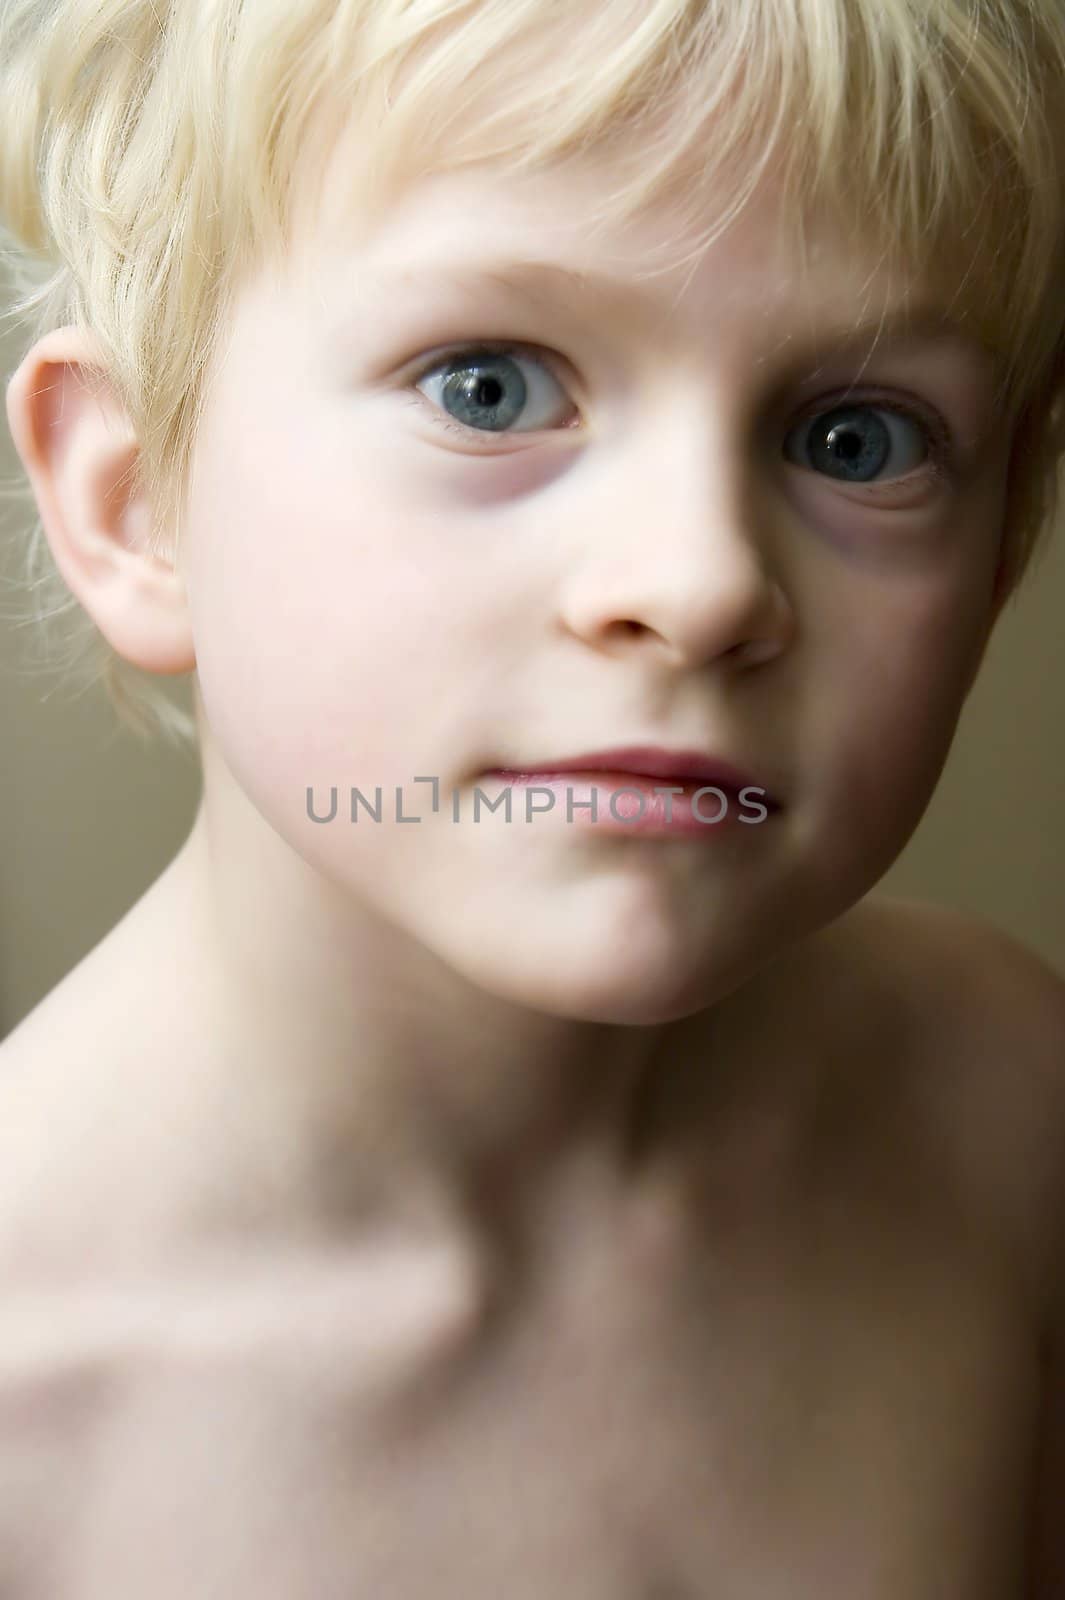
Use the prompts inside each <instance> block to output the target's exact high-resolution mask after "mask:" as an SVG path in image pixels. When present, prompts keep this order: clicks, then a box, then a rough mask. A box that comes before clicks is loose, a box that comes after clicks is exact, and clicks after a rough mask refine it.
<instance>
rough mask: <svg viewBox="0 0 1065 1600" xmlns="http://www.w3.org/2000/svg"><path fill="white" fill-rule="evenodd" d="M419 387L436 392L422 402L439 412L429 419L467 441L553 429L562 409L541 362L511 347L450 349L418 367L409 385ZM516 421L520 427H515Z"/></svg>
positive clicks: (553, 382)
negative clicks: (428, 386) (487, 435)
mask: <svg viewBox="0 0 1065 1600" xmlns="http://www.w3.org/2000/svg"><path fill="white" fill-rule="evenodd" d="M425 383H430V384H431V385H432V386H433V388H434V389H435V390H436V393H434V394H430V395H429V396H427V398H429V399H430V400H432V401H433V403H434V406H436V407H439V408H440V409H439V410H433V411H431V412H430V416H431V418H432V420H433V421H434V422H436V423H438V424H439V425H440V426H442V427H446V428H451V429H452V430H453V431H455V432H458V433H459V434H461V435H463V436H464V437H467V438H468V437H469V435H470V434H471V433H475V434H484V433H505V432H508V431H509V432H515V431H517V432H527V431H528V432H535V431H536V430H537V429H541V428H549V427H551V426H559V425H560V424H559V422H558V420H557V413H558V412H559V410H560V409H563V410H564V406H563V407H561V408H560V404H559V398H558V397H559V396H562V398H563V400H565V399H566V396H565V390H564V389H563V388H562V385H561V383H560V382H559V380H558V379H557V378H555V377H554V376H553V374H552V373H551V371H550V369H549V368H548V367H547V366H546V365H545V363H544V361H543V360H542V359H541V358H539V357H537V356H533V355H529V354H525V353H522V352H520V351H519V350H517V349H516V348H515V347H514V346H513V345H506V346H503V345H490V344H486V345H475V346H471V347H469V348H468V349H466V350H458V351H453V352H452V353H451V354H450V355H448V356H446V357H445V358H444V359H443V360H440V361H437V362H436V363H435V364H434V365H433V366H431V367H428V368H426V369H424V370H423V372H422V373H421V375H420V377H419V378H418V379H417V380H416V383H415V387H418V386H419V385H420V384H425ZM552 391H554V394H553V395H552ZM570 409H571V410H572V407H571V408H570ZM518 421H523V422H524V423H525V424H526V426H525V428H522V429H516V428H515V426H514V424H515V423H517V422H518Z"/></svg>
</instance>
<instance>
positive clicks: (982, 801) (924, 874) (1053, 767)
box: [0, 280, 1065, 1038]
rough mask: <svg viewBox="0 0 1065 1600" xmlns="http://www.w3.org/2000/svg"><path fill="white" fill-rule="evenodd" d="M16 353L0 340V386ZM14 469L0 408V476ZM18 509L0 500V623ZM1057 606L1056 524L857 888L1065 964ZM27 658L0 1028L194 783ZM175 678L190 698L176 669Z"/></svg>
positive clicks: (114, 917) (1, 666) (0, 808)
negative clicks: (886, 858) (883, 864)
mask: <svg viewBox="0 0 1065 1600" xmlns="http://www.w3.org/2000/svg"><path fill="white" fill-rule="evenodd" d="M3 288H4V284H3V282H2V280H0V300H2V299H3ZM19 354H20V352H19V351H17V350H16V349H15V348H14V346H13V345H12V344H11V343H10V342H9V343H8V344H7V345H5V344H4V342H3V340H2V339H0V392H2V390H3V388H5V387H6V384H7V380H8V378H9V376H10V375H11V373H12V372H13V371H14V368H15V366H16V364H17V361H18V359H19ZM17 465H18V461H17V457H16V455H15V450H14V446H13V445H12V443H11V439H10V435H9V432H8V427H7V416H6V411H5V410H4V408H3V407H0V473H3V474H9V473H11V472H13V471H14V470H15V468H16V466H17ZM17 510H18V508H17V507H16V506H15V505H13V504H12V505H8V504H6V503H0V589H2V590H3V594H4V598H3V616H4V618H5V619H6V618H7V617H8V614H9V607H10V604H11V600H10V596H9V593H8V591H7V590H6V586H5V585H4V584H3V580H4V579H9V578H10V577H12V576H13V575H14V573H15V571H16V547H15V543H14V538H15V528H16V524H17ZM1063 619H1065V529H1061V530H1059V532H1058V536H1057V539H1056V541H1052V542H1051V544H1050V546H1049V548H1048V549H1047V551H1046V552H1045V553H1044V555H1043V557H1042V559H1041V561H1040V562H1039V563H1038V564H1037V566H1036V567H1035V568H1034V569H1033V571H1032V573H1031V574H1030V576H1029V579H1028V584H1027V588H1026V589H1024V590H1023V591H1022V593H1021V595H1020V596H1019V597H1018V598H1017V599H1015V600H1014V601H1013V602H1012V603H1011V604H1010V605H1009V606H1008V607H1007V609H1006V611H1005V613H1004V614H1003V617H1002V619H1001V621H1000V622H999V625H998V629H997V633H996V635H995V637H994V638H993V640H992V643H991V646H990V648H989V651H988V655H987V658H986V661H985V664H984V668H983V672H982V675H981V677H980V678H979V679H978V681H977V684H976V687H975V689H974V690H973V692H972V694H971V696H970V698H969V701H968V704H967V706H966V708H965V710H964V712H963V715H962V721H961V726H960V728H959V731H958V735H957V738H956V740H955V743H954V746H953V749H952V751H951V755H950V759H949V761H948V764H947V767H946V770H945V772H944V774H943V778H942V780H941V782H940V786H939V789H938V790H937V792H936V795H935V797H934V799H933V801H932V804H931V806H930V808H929V810H928V812H927V814H926V815H925V817H924V819H923V821H922V823H921V826H920V828H919V829H918V831H917V833H916V835H915V836H914V838H913V839H912V840H911V842H910V844H909V846H908V847H907V849H906V851H905V852H904V854H903V855H902V857H901V858H900V859H899V861H898V862H897V863H896V864H895V866H894V867H893V868H892V869H891V871H890V872H889V873H888V874H887V876H886V877H884V878H883V879H882V880H881V882H880V884H879V885H878V886H877V889H876V890H875V891H874V893H876V894H878V895H901V896H905V897H907V898H919V899H925V900H932V901H939V902H941V903H943V904H945V905H950V906H955V907H957V908H959V909H961V910H968V911H972V912H975V913H977V914H979V915H981V916H983V917H986V918H989V919H990V920H992V921H994V922H996V923H998V924H999V925H1000V926H1001V927H1002V928H1004V929H1006V930H1007V932H1009V933H1012V934H1013V935H1014V936H1015V937H1017V938H1019V939H1021V940H1022V941H1024V942H1025V943H1026V944H1028V945H1030V946H1031V947H1032V948H1033V949H1035V950H1036V951H1038V952H1039V953H1040V954H1041V955H1042V956H1043V957H1044V959H1045V960H1047V961H1049V962H1050V963H1051V965H1053V966H1055V967H1056V968H1057V969H1058V970H1059V971H1061V972H1062V973H1063V975H1065V848H1063V846H1065V738H1063V728H1065V627H1063V626H1062V622H1063ZM26 654H27V650H26V646H25V645H24V643H23V635H22V633H21V632H20V631H19V630H16V629H15V628H14V627H13V626H12V624H11V622H10V621H8V620H2V621H0V736H2V741H3V745H2V756H0V830H2V834H0V836H2V838H3V847H2V849H0V1038H2V1037H3V1036H4V1035H5V1034H6V1033H9V1032H10V1031H11V1030H12V1029H13V1028H14V1027H15V1026H16V1025H17V1024H18V1023H19V1022H20V1021H21V1020H22V1018H23V1017H24V1016H25V1015H26V1014H27V1013H28V1012H29V1011H30V1010H32V1008H33V1007H34V1006H35V1005H36V1004H37V1003H38V1001H39V1000H41V999H43V997H44V996H45V995H46V994H47V993H48V991H49V990H50V989H52V988H53V987H54V986H55V984H56V983H58V982H59V980H60V979H61V978H62V977H63V976H64V975H65V974H66V973H67V972H69V971H70V969H71V968H72V967H74V966H75V965H76V964H77V962H78V961H80V960H81V958H82V957H83V956H84V955H86V954H87V953H88V951H89V950H90V949H91V948H92V947H93V946H94V945H95V944H97V943H98V942H99V940H100V939H101V938H103V936H104V935H105V934H106V933H107V932H108V931H109V930H110V929H111V928H112V927H113V926H114V925H115V923H116V922H118V921H119V919H120V918H121V917H122V916H124V914H125V913H126V911H127V910H128V909H129V908H130V906H132V905H133V903H134V901H136V900H138V899H139V898H140V896H141V895H142V894H143V892H144V891H145V889H146V888H147V887H148V886H149V884H150V883H151V882H152V881H153V880H154V879H155V878H156V877H158V875H159V874H160V872H161V871H162V870H163V868H164V867H165V866H166V865H167V863H168V862H169V861H170V859H171V858H172V857H173V855H174V854H175V853H176V851H177V850H178V848H179V847H180V846H181V844H182V843H183V842H184V840H185V837H186V835H187V834H188V831H189V829H190V828H191V826H192V821H193V817H194V815H195V811H196V805H197V802H198V799H199V791H200V774H199V767H198V763H197V761H196V759H195V758H194V757H182V756H179V755H177V754H176V753H174V752H173V751H171V750H169V749H168V748H166V747H165V746H162V745H160V747H159V748H158V749H145V748H143V747H142V746H141V745H139V744H138V743H137V741H136V740H135V739H134V738H133V737H132V736H131V735H129V734H127V733H126V732H125V731H124V730H122V729H121V728H120V727H117V726H116V723H115V717H114V713H113V712H112V710H111V708H110V705H109V703H108V701H107V699H106V696H105V695H104V692H103V690H102V689H98V690H93V691H91V692H80V693H79V692H78V691H77V690H76V689H75V688H72V687H70V686H63V685H62V684H61V683H60V682H59V680H58V678H57V677H55V676H53V677H46V676H42V674H41V670H40V668H39V667H33V668H32V669H31V667H30V666H29V665H28V664H27V662H26V659H25V657H26ZM174 688H175V698H177V699H179V700H182V701H183V703H185V704H190V697H189V694H188V688H189V685H188V681H187V680H185V681H179V682H177V683H176V684H175V685H174Z"/></svg>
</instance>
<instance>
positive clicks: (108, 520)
mask: <svg viewBox="0 0 1065 1600" xmlns="http://www.w3.org/2000/svg"><path fill="white" fill-rule="evenodd" d="M106 378H107V366H106V361H105V360H104V359H103V357H102V352H101V351H100V349H99V348H98V347H97V346H96V345H95V344H94V343H93V341H92V340H91V338H90V336H89V335H87V334H85V333H83V332H81V331H80V330H78V329H76V328H59V329H56V330H55V331H54V332H53V333H50V334H48V335H46V337H45V338H43V339H41V340H40V341H39V342H38V343H37V344H36V345H34V347H33V349H32V350H31V351H30V352H29V354H28V355H27V356H26V358H25V360H24V361H23V362H22V365H21V366H20V367H19V369H18V371H17V372H16V373H15V375H14V377H13V378H12V379H11V381H10V383H9V384H8V386H7V418H8V425H9V427H10V430H11V437H12V440H13V441H14V445H15V449H16V450H17V451H18V453H19V456H20V458H21V460H22V463H23V466H24V467H25V469H26V474H27V477H28V478H29V480H30V484H31V486H32V488H33V493H34V497H35V498H36V501H37V508H38V511H39V512H40V517H41V523H42V526H43V528H44V531H45V534H46V536H47V538H48V543H49V545H50V546H51V549H52V554H53V556H54V557H55V562H56V565H57V567H58V568H59V570H60V572H61V573H62V575H63V578H64V579H65V581H66V583H67V586H68V588H69V589H70V590H71V592H72V593H73V594H74V595H75V596H76V598H77V599H78V600H79V601H80V602H81V604H82V606H83V607H84V608H85V610H86V611H87V612H88V613H89V615H90V617H91V618H92V619H93V621H94V622H95V624H96V626H97V627H98V628H99V630H100V632H101V633H102V634H103V635H104V637H105V638H106V639H107V641H108V643H109V644H111V645H112V647H113V648H114V649H115V650H116V651H117V652H118V654H119V655H120V656H123V657H124V658H125V659H126V660H127V661H129V662H132V663H133V665H135V666H138V667H140V668H142V669H143V670H144V671H145V672H152V673H159V674H163V675H170V674H176V673H181V672H190V671H192V670H193V668H194V667H195V665H196V656H195V651H194V648H193V641H192V631H191V627H190V621H189V615H188V604H187V595H186V590H185V584H184V580H183V579H182V577H181V576H180V574H179V573H178V572H177V571H176V569H175V567H174V566H172V565H171V564H170V563H169V562H167V561H164V560H162V559H160V558H159V557H157V556H153V555H151V554H150V553H149V552H148V549H147V541H148V534H149V529H150V518H149V508H148V506H147V505H146V504H145V503H144V502H143V500H141V499H140V498H138V497H136V496H135V495H134V494H133V491H132V489H131V486H130V484H129V482H128V480H127V481H123V480H124V479H126V475H127V474H128V472H129V469H130V467H131V466H132V464H133V462H134V461H135V460H136V457H137V452H138V448H139V447H138V444H137V441H136V439H135V438H134V436H133V432H132V429H131V427H130V423H129V419H128V416H127V415H126V413H125V411H124V409H123V408H122V407H121V405H120V404H119V403H118V401H117V400H116V398H115V396H114V393H113V391H112V389H111V387H110V386H108V385H107V384H106ZM90 381H92V382H93V383H94V384H95V386H96V391H97V392H90V388H89V384H90ZM101 382H103V383H104V387H103V389H102V390H100V389H99V385H100V383H101Z"/></svg>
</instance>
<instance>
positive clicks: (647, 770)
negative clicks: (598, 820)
mask: <svg viewBox="0 0 1065 1600" xmlns="http://www.w3.org/2000/svg"><path fill="white" fill-rule="evenodd" d="M496 771H497V772H498V773H499V775H500V776H506V777H534V776H538V775H543V774H546V773H551V774H555V773H566V772H613V773H618V772H631V773H635V774H637V775H639V776H641V777H646V778H660V779H662V780H663V781H665V782H670V781H672V782H678V783H689V784H690V783H702V784H713V785H716V786H717V787H718V788H721V789H728V790H732V791H734V792H735V793H739V791H740V790H741V789H745V788H753V789H757V790H758V793H759V797H760V799H761V802H762V803H763V804H764V805H766V806H768V807H769V808H770V809H771V810H777V809H779V806H778V802H777V801H776V800H775V799H774V798H773V796H772V795H771V794H770V793H769V791H768V790H767V789H766V788H765V786H764V785H762V784H759V782H758V780H757V779H756V778H753V777H751V776H750V774H749V773H746V772H744V771H742V770H741V769H740V768H739V767H736V766H734V765H733V764H732V763H731V762H730V761H723V760H719V759H718V758H717V757H716V756H706V755H703V754H702V753H701V752H700V751H698V750H664V749H662V748H661V747H658V746H653V745H629V746H626V747H624V748H621V749H615V750H596V751H593V752H591V753H589V754H588V755H580V756H567V757H566V758H565V759H564V760H562V761H545V762H543V763H542V764H539V763H538V764H536V765H532V764H530V765H528V766H523V767H521V768H497V769H496Z"/></svg>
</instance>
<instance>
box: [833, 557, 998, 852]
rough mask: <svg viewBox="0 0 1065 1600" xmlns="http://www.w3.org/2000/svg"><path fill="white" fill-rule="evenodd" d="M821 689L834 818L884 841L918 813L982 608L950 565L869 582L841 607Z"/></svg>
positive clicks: (980, 626)
mask: <svg viewBox="0 0 1065 1600" xmlns="http://www.w3.org/2000/svg"><path fill="white" fill-rule="evenodd" d="M848 616H849V618H850V621H849V622H848V623H847V625H846V627H845V628H844V629H842V630H841V632H840V633H839V634H838V636H837V638H836V642H835V644H834V645H832V646H829V647H828V654H827V655H826V657H825V660H826V666H827V664H828V661H829V660H832V659H833V658H834V670H831V671H830V673H829V679H828V684H827V686H826V685H825V683H824V682H822V691H821V692H822V693H824V694H825V696H826V698H827V700H828V703H829V704H830V705H831V707H832V711H831V713H830V716H829V717H828V718H827V719H826V720H825V722H824V723H823V724H822V729H823V737H824V738H825V740H826V741H827V743H828V749H827V750H826V752H825V757H826V766H827V767H828V768H829V769H830V770H831V771H832V773H833V778H834V782H833V783H832V785H831V787H832V789H833V790H834V797H833V808H834V810H835V812H836V818H835V820H836V825H837V826H838V827H839V828H841V829H842V830H843V831H844V832H847V831H853V830H858V831H859V832H871V833H873V834H877V835H880V836H882V837H883V838H884V839H885V841H886V842H888V843H890V845H891V847H892V848H895V847H898V848H901V844H902V843H904V842H905V839H906V838H908V837H909V834H910V833H911V832H912V831H913V829H914V828H915V827H916V825H917V823H918V822H919V820H920V818H921V816H922V814H923V812H924V810H925V808H926V806H927V804H928V801H929V800H930V798H931V795H932V792H933V790H934V788H935V785H936V782H937V781H938V778H939V775H940V773H941V771H942V769H943V766H944V764H945V762H946V759H947V756H948V754H949V751H950V746H951V743H952V741H953V738H954V734H955V731H956V729H957V724H958V718H959V715H960V712H961V709H962V706H963V704H964V700H965V695H966V691H967V689H968V686H969V678H970V673H971V669H972V664H973V661H974V659H975V658H976V657H977V656H978V655H979V651H980V648H981V645H982V643H983V638H984V631H985V627H986V618H985V614H984V609H983V607H982V605H981V601H980V591H979V589H978V586H977V584H976V583H974V582H973V581H972V579H971V578H965V577H961V578H959V576H958V575H957V574H953V575H950V576H942V577H940V578H939V579H937V580H934V581H933V580H931V579H928V578H925V579H924V580H916V579H915V580H914V581H912V582H910V583H905V584H899V585H897V586H896V587H894V588H891V589H884V588H881V589H879V590H878V591H876V592H870V593H869V594H867V595H866V597H865V604H864V605H862V604H861V603H860V600H858V599H857V598H856V602H855V604H854V606H853V607H848Z"/></svg>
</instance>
